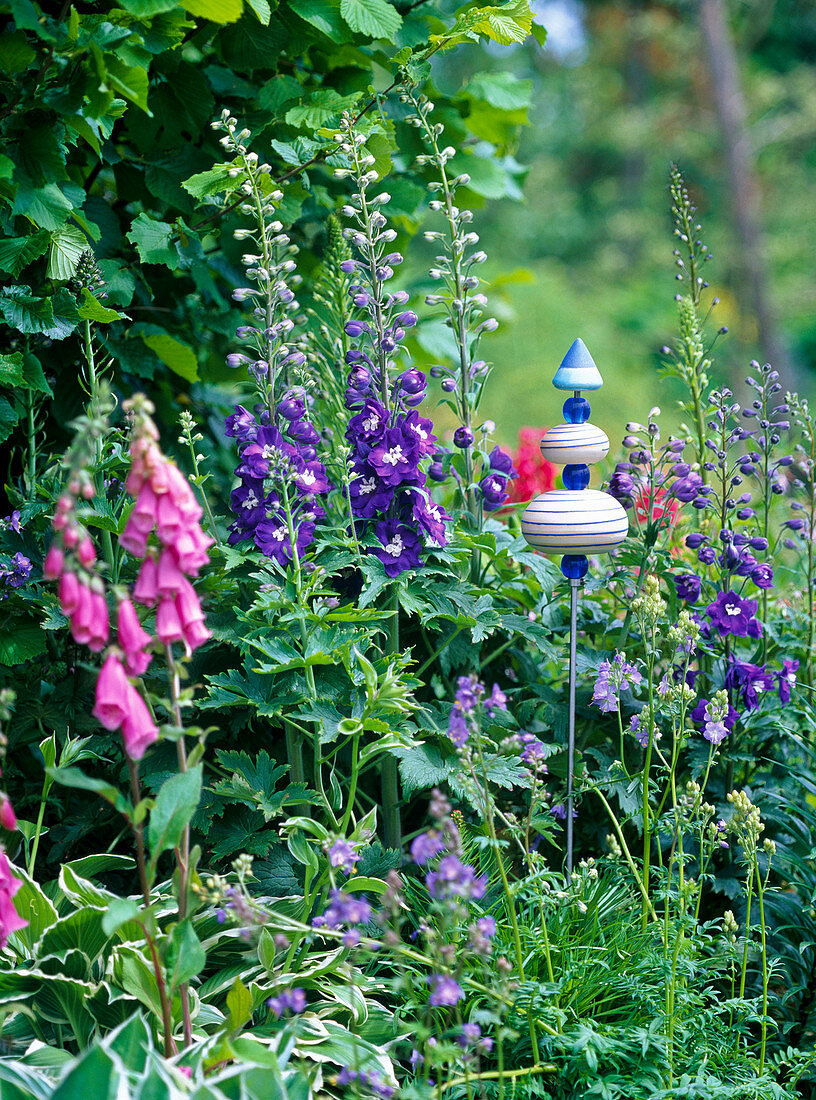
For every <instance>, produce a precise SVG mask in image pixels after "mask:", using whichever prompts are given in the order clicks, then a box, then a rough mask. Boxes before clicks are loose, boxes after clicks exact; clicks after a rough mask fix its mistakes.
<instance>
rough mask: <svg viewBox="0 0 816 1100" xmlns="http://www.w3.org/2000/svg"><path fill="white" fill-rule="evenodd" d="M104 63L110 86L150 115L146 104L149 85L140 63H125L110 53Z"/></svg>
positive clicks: (145, 71)
mask: <svg viewBox="0 0 816 1100" xmlns="http://www.w3.org/2000/svg"><path fill="white" fill-rule="evenodd" d="M105 65H106V68H107V70H108V77H107V79H108V83H109V84H110V86H111V88H113V90H114V91H115V92H118V93H119V95H121V96H123V97H124V98H125V99H129V100H130V101H131V102H132V103H135V104H136V106H137V107H141V109H142V110H143V111H144V112H145V113H146V114H148V115H151V117H152V112H151V111H150V110H148V106H147V93H148V89H149V86H150V81H149V79H148V76H147V69H144V68H142V66H141V65H127V64H126V63H125V62H124V61H123V60H122V59H121V58H120V57H118V56H117V55H116V54H110V53H108V54H107V55H106V57H105Z"/></svg>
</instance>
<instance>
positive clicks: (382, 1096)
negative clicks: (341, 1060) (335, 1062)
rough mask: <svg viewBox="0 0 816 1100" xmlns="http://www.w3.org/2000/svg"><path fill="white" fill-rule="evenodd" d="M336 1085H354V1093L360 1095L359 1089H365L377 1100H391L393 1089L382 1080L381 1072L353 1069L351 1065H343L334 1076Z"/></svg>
mask: <svg viewBox="0 0 816 1100" xmlns="http://www.w3.org/2000/svg"><path fill="white" fill-rule="evenodd" d="M334 1083H335V1084H336V1085H354V1087H355V1090H356V1094H357V1095H358V1096H360V1095H361V1092H360V1090H361V1089H367V1090H368V1091H369V1092H370V1093H371V1095H372V1096H375V1097H377V1098H378V1100H391V1097H392V1096H394V1094H395V1089H394V1088H393V1087H392V1086H391V1085H389V1084H387V1082H385V1081H384V1080H383V1077H382V1074H380V1073H378V1072H377V1071H376V1070H364V1069H353V1068H352V1067H351V1066H343V1068H342V1069H341V1070H340V1072H339V1073H338V1074H337V1076H336V1077H335V1078H334Z"/></svg>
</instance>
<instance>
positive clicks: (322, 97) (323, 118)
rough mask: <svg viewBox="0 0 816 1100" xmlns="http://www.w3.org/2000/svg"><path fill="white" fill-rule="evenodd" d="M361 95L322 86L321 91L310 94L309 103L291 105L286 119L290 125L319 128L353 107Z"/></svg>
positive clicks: (312, 128) (309, 128)
mask: <svg viewBox="0 0 816 1100" xmlns="http://www.w3.org/2000/svg"><path fill="white" fill-rule="evenodd" d="M361 95H362V93H361V92H353V93H352V94H351V95H340V94H339V93H338V92H336V91H335V90H334V89H333V88H321V89H320V91H319V92H313V93H312V94H311V95H310V96H309V102H308V103H302V104H300V105H299V106H297V107H290V109H289V110H288V111H287V112H286V116H285V121H286V123H287V125H289V126H298V127H303V128H304V129H307V130H318V129H319V128H320V127H321V126H325V124H326V123H327V122H329V120H330V119H333V118H336V117H337V116H338V115H341V114H342V113H343V111H345V110H348V109H349V108H350V107H353V106H354V105H355V104H356V103H357V102H358V101H359V99H360V96H361Z"/></svg>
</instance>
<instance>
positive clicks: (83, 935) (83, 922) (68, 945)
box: [37, 905, 111, 962]
mask: <svg viewBox="0 0 816 1100" xmlns="http://www.w3.org/2000/svg"><path fill="white" fill-rule="evenodd" d="M106 915H107V914H106V913H105V911H104V910H103V909H97V908H95V907H93V906H90V905H86V906H84V907H83V908H82V909H76V910H75V911H74V912H73V913H69V914H68V916H66V917H60V919H59V920H58V921H57V922H56V924H52V925H51V927H50V928H49V929H47V931H46V932H45V934H44V935H43V937H42V939H41V940H40V942H39V943H38V944H37V955H38V957H39V956H41V955H63V954H64V953H65V952H67V951H81V952H82V953H83V954H85V955H87V957H88V959H89V960H90V961H91V962H93V961H94V960H95V959H97V958H99V956H100V955H101V954H102V951H103V949H104V947H105V944H106V943H107V942H108V939H109V938H110V935H111V933H110V931H108V930H107V929H106V928H105V917H106Z"/></svg>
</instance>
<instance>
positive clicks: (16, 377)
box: [0, 351, 25, 387]
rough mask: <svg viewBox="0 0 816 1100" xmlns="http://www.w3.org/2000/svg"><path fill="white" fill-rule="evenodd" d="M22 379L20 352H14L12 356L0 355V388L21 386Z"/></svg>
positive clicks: (21, 356) (21, 354) (21, 355)
mask: <svg viewBox="0 0 816 1100" xmlns="http://www.w3.org/2000/svg"><path fill="white" fill-rule="evenodd" d="M24 378H25V376H24V374H23V353H22V352H21V351H15V352H14V353H13V354H12V355H0V386H9V387H13V386H21V385H22V384H23V381H24Z"/></svg>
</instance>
